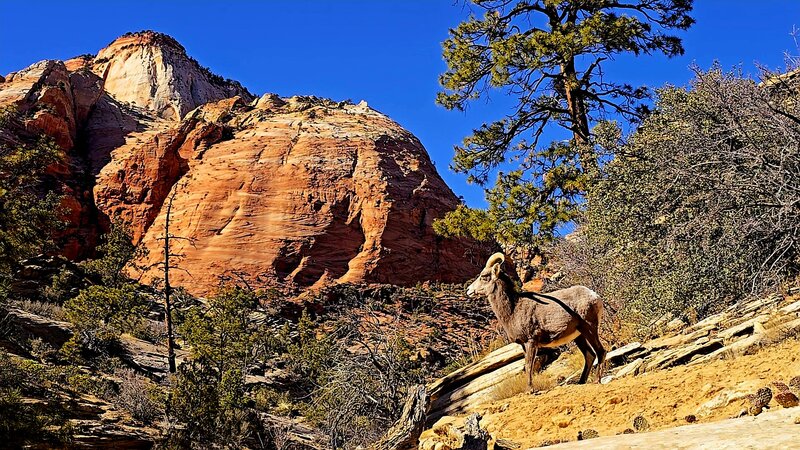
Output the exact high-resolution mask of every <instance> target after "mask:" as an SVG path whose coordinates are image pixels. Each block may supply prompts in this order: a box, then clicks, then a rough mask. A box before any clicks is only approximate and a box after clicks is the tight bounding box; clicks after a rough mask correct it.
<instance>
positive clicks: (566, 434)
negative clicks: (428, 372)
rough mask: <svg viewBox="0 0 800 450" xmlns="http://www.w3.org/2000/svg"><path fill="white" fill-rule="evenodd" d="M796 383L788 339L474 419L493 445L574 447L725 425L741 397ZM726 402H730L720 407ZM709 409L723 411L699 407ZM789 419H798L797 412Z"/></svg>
mask: <svg viewBox="0 0 800 450" xmlns="http://www.w3.org/2000/svg"><path fill="white" fill-rule="evenodd" d="M797 375H800V340H797V339H790V340H788V341H785V342H783V343H781V344H778V345H776V346H774V347H768V348H764V349H762V350H761V351H759V352H758V353H756V354H754V355H747V356H740V357H736V358H733V359H726V360H719V361H715V362H712V363H709V364H705V365H700V366H691V367H685V366H684V367H677V368H673V369H670V370H664V371H657V372H652V373H647V374H643V375H639V376H636V377H627V378H623V379H619V380H614V381H611V382H610V383H608V384H603V385H600V384H587V385H582V386H581V385H568V386H558V387H555V388H553V389H552V390H549V391H547V392H543V393H540V394H533V395H531V394H520V395H517V396H515V397H512V398H508V399H505V400H500V401H497V402H494V403H491V404H488V405H486V406H485V407H483V408H479V410H478V412H480V413H481V414H483V416H484V419H483V420H482V421H481V425H483V426H484V427H485V428H486V429H487V430H489V432H490V433H491V434H492V435H493V436H494V437H496V438H506V439H510V440H512V441H514V442H516V443H519V444H521V446H522V448H523V449H524V448H529V447H536V446H540V445H542V444H543V443H545V442H546V441H550V442H551V443H552V442H554V441H555V442H558V440H560V441H562V442H563V441H575V440H576V439H577V435H578V432H579V431H581V430H586V429H593V430H596V431H597V432H598V433H599V435H600V436H612V435H616V434H619V433H621V432H622V431H623V430H625V429H627V428H633V419H634V418H635V417H636V416H639V415H641V416H643V417H644V418H645V419H646V420H647V422H648V423H649V431H654V430H659V429H665V428H674V427H679V426H681V425H686V424H687V420H686V417H687V416H688V415H695V416H696V418H697V422H696V423H695V424H693V425H692V426H693V427H698V424H703V423H709V422H717V421H720V420H723V419H729V418H731V417H734V416H738V415H739V413H740V412H741V411H742V410H743V409H745V408H746V405H747V404H748V402H747V400H746V399H744V398H742V397H743V396H744V395H746V394H750V393H754V392H755V391H756V390H758V389H759V388H761V387H763V386H768V385H769V383H771V382H772V381H775V380H778V381H783V382H788V381H789V379H790V378H792V377H793V376H797ZM728 397H733V399H732V400H731V401H730V402H727V401H720V400H721V399H722V400H725V399H726V398H728ZM709 402H711V403H714V402H716V403H718V404H719V405H721V406H718V407H715V408H708V407H705V408H704V407H702V405H704V404H708V403H709ZM726 403H727V404H726ZM770 406H771V407H772V410H773V411H775V410H780V409H782V408H781V407H780V406H778V405H777V404H776V403H775V401H774V400H773V401H772V403H770ZM787 412H791V413H792V414H794V416H796V415H800V407H795V408H791V409H790V410H787ZM794 416H793V417H794ZM737 420H739V421H746V420H751V421H752V418H740V419H737ZM795 426H796V427H797V429H796V436H797V447H795V448H798V449H800V425H795ZM434 428H436V426H434ZM626 437H627V436H626ZM754 439H755V438H754ZM592 441H593V443H594V442H596V443H599V442H600V441H599V440H598V441H594V440H592ZM587 444H588V442H587ZM668 445H671V443H668ZM592 447H593V446H592ZM593 448H594V447H593ZM715 448H717V447H715ZM760 448H763V447H760Z"/></svg>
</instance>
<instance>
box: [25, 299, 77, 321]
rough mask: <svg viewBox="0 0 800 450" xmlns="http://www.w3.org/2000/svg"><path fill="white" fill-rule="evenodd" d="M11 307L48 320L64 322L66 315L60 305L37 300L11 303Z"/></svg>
mask: <svg viewBox="0 0 800 450" xmlns="http://www.w3.org/2000/svg"><path fill="white" fill-rule="evenodd" d="M13 306H14V307H16V308H19V309H21V310H23V311H27V312H29V313H33V314H36V315H37V316H42V317H47V318H48V319H53V320H59V321H65V320H67V314H66V313H65V312H64V308H62V307H61V305H57V304H55V303H50V302H40V301H38V300H19V301H15V302H13Z"/></svg>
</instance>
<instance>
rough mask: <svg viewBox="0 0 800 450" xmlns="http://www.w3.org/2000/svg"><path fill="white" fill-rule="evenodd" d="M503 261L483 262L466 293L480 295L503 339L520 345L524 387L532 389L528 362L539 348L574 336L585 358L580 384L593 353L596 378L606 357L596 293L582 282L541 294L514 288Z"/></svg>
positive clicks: (600, 305)
mask: <svg viewBox="0 0 800 450" xmlns="http://www.w3.org/2000/svg"><path fill="white" fill-rule="evenodd" d="M503 262H505V256H504V255H503V254H502V253H495V254H494V255H492V256H490V257H489V260H488V261H487V262H486V267H485V268H484V269H483V270H482V271H481V273H480V275H478V278H477V279H475V281H473V282H472V284H470V286H469V288H468V289H467V295H469V296H473V295H475V294H478V295H485V296H486V297H487V298H488V299H489V304H490V305H492V310H493V311H494V313H495V315H497V319H498V320H499V321H500V324H501V325H502V327H503V330H504V331H505V333H506V335H507V336H508V339H510V340H511V341H512V342H516V343H518V344H520V345H522V347H523V349H524V350H525V371H526V372H527V373H528V389H529V390H532V389H533V363H534V360H535V359H536V353H537V351H538V349H539V347H558V346H560V345H564V344H567V343H569V342H571V341H573V340H574V341H575V344H576V345H577V346H578V349H580V351H581V352H582V353H583V357H584V360H585V365H584V367H583V373H582V374H581V378H580V381H579V383H581V384H583V383H585V382H586V379H587V378H588V377H589V372H590V371H591V369H592V363H593V362H594V360H595V358H597V365H598V374H597V377H598V379H599V378H600V377H601V376H602V366H603V363H604V362H605V357H606V351H605V349H604V348H603V345H602V344H601V343H600V339H599V337H598V327H599V325H600V319H601V317H602V314H603V301H602V300H601V299H600V296H598V295H597V294H596V293H595V292H594V291H592V290H591V289H589V288H587V287H585V286H572V287H570V288H567V289H561V290H558V291H554V292H551V293H549V294H546V295H545V294H539V293H532V292H517V290H516V288H515V287H514V283H513V282H512V281H511V278H509V276H508V275H507V274H506V273H505V272H503V271H502V270H501V268H500V266H501V265H502V264H503ZM539 298H543V299H545V300H549V301H544V300H540V299H539Z"/></svg>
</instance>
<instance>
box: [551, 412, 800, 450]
mask: <svg viewBox="0 0 800 450" xmlns="http://www.w3.org/2000/svg"><path fill="white" fill-rule="evenodd" d="M796 421H800V408H791V409H780V410H778V411H772V412H766V413H763V414H761V415H759V416H757V417H742V418H740V419H728V420H722V421H719V422H712V423H704V424H698V425H684V426H682V427H676V428H670V429H667V430H661V431H654V432H651V433H640V434H631V435H625V436H608V437H600V438H597V439H591V440H587V441H579V442H578V441H576V442H568V443H566V444H558V445H554V446H552V447H547V448H548V449H553V450H556V449H559V450H560V449H593V450H621V449H648V450H656V449H664V450H666V449H675V450H682V449H692V450H698V449H708V450H728V449H730V450H734V449H736V450H738V449H758V450H766V449H775V450H779V449H780V450H789V449H796V448H800V423H796Z"/></svg>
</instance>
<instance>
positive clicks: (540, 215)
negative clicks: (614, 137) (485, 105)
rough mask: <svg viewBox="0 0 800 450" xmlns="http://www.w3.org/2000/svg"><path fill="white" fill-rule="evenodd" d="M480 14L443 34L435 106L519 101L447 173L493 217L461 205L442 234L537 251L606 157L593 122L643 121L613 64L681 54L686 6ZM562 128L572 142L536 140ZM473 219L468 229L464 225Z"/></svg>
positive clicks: (534, 6) (614, 2) (636, 91)
mask: <svg viewBox="0 0 800 450" xmlns="http://www.w3.org/2000/svg"><path fill="white" fill-rule="evenodd" d="M472 3H474V4H475V5H476V6H477V7H478V8H480V9H482V10H484V11H485V13H484V15H483V17H476V16H474V15H473V16H470V17H469V18H468V19H467V20H466V21H465V22H463V23H461V24H459V25H458V26H457V27H456V28H454V29H451V30H450V38H449V39H447V40H446V41H445V42H444V44H443V47H444V50H443V56H444V59H445V61H446V62H447V65H448V70H447V71H446V72H445V73H444V74H443V75H442V76H441V77H440V83H441V85H442V86H443V87H444V91H443V92H441V93H440V94H439V95H438V97H437V102H438V103H439V104H441V105H442V106H444V107H445V108H447V109H451V110H452V109H456V110H464V109H465V108H466V107H467V105H468V104H469V102H470V101H474V100H477V99H480V98H483V97H487V96H488V95H489V93H490V92H491V91H492V90H495V91H501V92H503V93H504V94H505V95H508V96H511V97H513V98H515V99H516V105H515V107H514V110H513V111H511V113H510V114H509V115H508V116H507V117H505V118H503V119H500V120H497V121H494V122H490V123H484V124H483V125H481V126H480V127H479V128H478V129H476V130H474V132H473V134H472V135H471V136H468V137H466V138H465V139H464V142H463V144H462V145H460V146H457V147H456V148H455V151H456V154H455V157H454V160H453V164H452V168H453V169H454V170H456V171H457V172H462V173H467V174H469V181H470V182H476V183H478V184H480V185H485V184H486V183H487V181H488V178H489V175H490V174H491V173H492V172H493V171H494V170H496V169H497V168H498V166H500V165H502V164H505V163H512V164H513V165H514V166H515V167H514V168H513V170H511V171H509V172H507V173H500V174H499V176H498V179H497V183H496V185H495V186H494V187H493V188H491V189H489V190H487V200H488V202H489V209H488V211H486V212H485V213H482V212H479V213H475V212H469V211H468V210H467V209H466V208H465V207H462V208H461V209H460V210H459V211H456V212H455V213H453V214H450V215H449V216H447V217H446V218H445V219H444V220H443V221H440V222H439V223H438V225H437V231H438V232H440V233H441V234H444V235H472V236H473V237H477V238H480V237H481V236H482V235H485V233H486V228H487V227H490V228H492V229H493V230H494V231H493V233H492V234H493V235H494V237H495V238H496V239H498V240H499V241H500V242H501V243H503V244H506V245H509V244H511V245H514V244H525V245H527V246H533V247H535V246H536V245H538V244H541V243H542V242H543V241H547V240H549V239H550V238H552V237H553V236H554V234H555V232H556V231H557V229H558V227H559V226H560V225H562V224H564V223H566V222H569V221H571V220H574V219H575V217H576V216H577V214H578V213H579V212H580V209H581V207H582V201H583V196H584V194H585V191H586V189H587V185H588V183H589V182H590V181H591V180H592V179H593V178H594V177H595V176H597V175H598V173H599V168H600V166H601V158H600V155H599V152H598V150H597V147H596V146H595V145H594V142H593V133H592V131H591V130H592V127H593V125H595V124H597V123H599V122H600V121H602V120H604V119H606V118H608V117H609V115H613V116H614V117H619V118H623V119H626V120H638V119H639V118H640V117H641V116H642V115H643V114H644V112H645V111H646V110H645V108H644V107H643V105H642V103H641V101H642V100H644V99H645V98H647V96H648V91H647V89H646V88H644V87H634V86H631V85H628V84H624V83H617V82H613V81H611V80H609V79H607V77H604V76H603V69H604V67H605V66H606V64H607V63H608V61H610V60H612V59H613V58H615V57H616V56H618V55H622V54H633V55H637V56H638V55H649V54H653V53H663V54H664V55H666V56H668V57H671V56H675V55H680V54H682V53H683V47H682V45H681V39H680V38H679V37H677V36H674V35H671V34H669V32H670V31H671V30H685V29H687V28H689V27H690V26H691V25H692V23H693V22H694V20H693V19H692V18H691V17H690V16H689V13H690V12H691V9H692V0H637V1H618V0H517V1H513V0H473V1H472ZM559 127H560V128H561V129H562V130H565V131H566V132H567V136H568V137H569V139H568V140H564V141H556V142H552V143H549V144H545V143H543V142H540V140H541V139H542V137H543V136H544V134H545V131H546V130H547V129H550V128H559ZM464 219H469V220H466V221H465V220H464Z"/></svg>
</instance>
